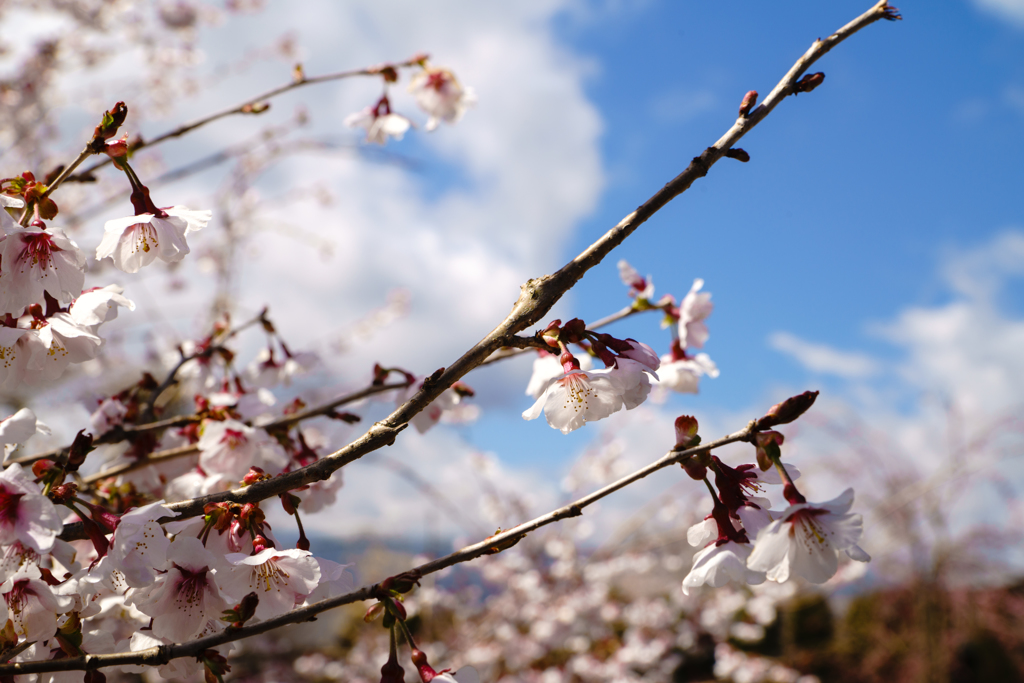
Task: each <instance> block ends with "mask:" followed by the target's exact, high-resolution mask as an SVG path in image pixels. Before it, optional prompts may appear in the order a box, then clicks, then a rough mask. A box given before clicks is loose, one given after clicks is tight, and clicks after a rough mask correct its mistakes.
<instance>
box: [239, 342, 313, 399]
mask: <svg viewBox="0 0 1024 683" xmlns="http://www.w3.org/2000/svg"><path fill="white" fill-rule="evenodd" d="M319 364H320V356H318V355H317V354H315V353H312V352H302V351H300V352H297V353H289V354H287V355H286V356H285V358H284V359H283V360H278V359H276V358H275V357H274V351H273V349H271V348H268V347H264V348H262V349H260V352H259V354H258V355H257V356H256V358H255V359H254V360H253V362H252V363H250V364H249V366H248V367H247V368H246V377H247V378H248V380H249V384H251V385H252V386H254V387H261V388H266V389H269V388H271V387H275V386H277V385H278V384H283V385H285V386H288V385H290V384H291V381H292V377H295V376H296V375H301V374H303V373H305V372H308V371H309V370H311V369H313V368H315V367H316V366H317V365H319Z"/></svg>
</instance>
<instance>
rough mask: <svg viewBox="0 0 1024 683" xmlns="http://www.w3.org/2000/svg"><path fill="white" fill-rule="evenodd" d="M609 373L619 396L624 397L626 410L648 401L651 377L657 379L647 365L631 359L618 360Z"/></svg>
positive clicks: (623, 401)
mask: <svg viewBox="0 0 1024 683" xmlns="http://www.w3.org/2000/svg"><path fill="white" fill-rule="evenodd" d="M655 359H657V356H655ZM607 373H608V377H609V379H611V380H612V382H613V383H614V384H615V385H616V387H617V388H618V392H619V396H621V397H622V404H623V406H625V408H626V410H633V408H636V407H637V406H638V405H640V404H641V403H643V402H644V401H645V400H647V396H648V395H649V394H650V393H651V379H650V376H649V375H653V376H654V377H655V378H657V375H655V374H654V372H653V371H652V370H651V369H650V368H649V367H648V366H647V365H644V364H643V363H640V362H638V361H635V360H631V359H629V358H617V359H616V361H615V367H613V368H609V369H608V370H607Z"/></svg>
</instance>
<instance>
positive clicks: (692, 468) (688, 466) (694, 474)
mask: <svg viewBox="0 0 1024 683" xmlns="http://www.w3.org/2000/svg"><path fill="white" fill-rule="evenodd" d="M680 465H682V467H683V469H684V470H686V473H687V474H688V475H689V476H690V479H694V480H696V481H703V480H704V479H705V478H706V477H707V476H708V468H707V467H706V466H705V465H704V464H703V463H701V462H700V461H699V460H698V459H697V458H692V457H691V458H687V459H686V460H684V461H683V462H681V463H680Z"/></svg>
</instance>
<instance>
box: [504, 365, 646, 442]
mask: <svg viewBox="0 0 1024 683" xmlns="http://www.w3.org/2000/svg"><path fill="white" fill-rule="evenodd" d="M641 374H642V373H641ZM621 392H622V388H621V384H620V383H618V382H617V380H613V379H612V378H611V377H610V376H609V375H608V373H607V372H601V371H593V372H586V371H584V370H574V371H572V372H568V373H565V374H564V375H563V376H562V377H561V378H560V379H556V380H555V381H553V382H552V383H551V384H549V385H548V388H547V389H545V390H544V393H543V394H541V395H540V397H539V398H537V401H536V403H534V404H533V406H532V407H530V408H529V409H528V410H526V411H524V412H523V419H524V420H535V419H537V418H538V417H540V414H541V411H543V412H544V417H545V418H547V421H548V424H549V425H551V426H552V427H554V428H555V429H558V430H561V432H562V433H563V434H568V433H569V432H571V431H573V430H575V429H579V428H580V427H582V426H583V425H584V424H586V423H587V422H593V421H594V420H601V419H604V418H606V417H608V416H609V415H611V414H612V413H614V412H615V411H617V410H619V409H620V408H621V407H622V393H621Z"/></svg>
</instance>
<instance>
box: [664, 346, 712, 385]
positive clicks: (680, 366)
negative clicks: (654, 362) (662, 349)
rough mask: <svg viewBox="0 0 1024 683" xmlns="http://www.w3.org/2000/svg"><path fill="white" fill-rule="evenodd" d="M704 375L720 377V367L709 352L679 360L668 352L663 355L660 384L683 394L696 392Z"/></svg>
mask: <svg viewBox="0 0 1024 683" xmlns="http://www.w3.org/2000/svg"><path fill="white" fill-rule="evenodd" d="M704 375H707V376H708V377H711V378H715V377H718V367H717V366H716V365H715V364H714V362H712V360H711V358H709V357H708V354H706V353H698V354H697V355H696V356H694V357H693V358H682V359H679V360H675V359H673V356H672V354H666V355H664V356H662V357H661V368H660V369H659V370H658V378H659V379H658V385H659V386H663V387H666V388H668V389H671V390H672V391H677V392H679V393H681V394H696V393H697V391H698V388H699V383H700V378H701V377H702V376H704Z"/></svg>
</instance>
